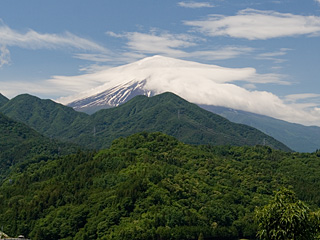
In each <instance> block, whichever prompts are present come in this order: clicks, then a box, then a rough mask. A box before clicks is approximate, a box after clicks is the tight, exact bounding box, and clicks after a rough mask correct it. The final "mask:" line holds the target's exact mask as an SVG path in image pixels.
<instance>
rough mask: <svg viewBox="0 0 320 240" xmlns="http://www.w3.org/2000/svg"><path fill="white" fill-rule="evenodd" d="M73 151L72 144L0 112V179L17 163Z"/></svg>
mask: <svg viewBox="0 0 320 240" xmlns="http://www.w3.org/2000/svg"><path fill="white" fill-rule="evenodd" d="M73 151H75V148H74V146H72V145H70V146H69V145H66V144H63V143H58V142H57V141H54V140H50V139H47V138H45V137H44V136H42V135H40V134H39V133H37V132H36V131H35V130H33V129H31V128H29V127H28V126H26V125H25V124H23V123H18V122H16V121H13V120H12V119H10V118H8V117H7V116H5V115H3V114H2V113H0V179H1V178H2V177H3V176H4V175H3V174H4V173H6V172H7V171H8V169H9V168H10V167H11V166H13V165H15V164H17V163H20V162H26V161H28V160H32V159H33V158H35V157H39V158H40V157H42V156H43V155H51V157H53V156H54V155H58V154H65V153H71V152H73Z"/></svg>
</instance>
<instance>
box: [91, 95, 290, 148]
mask: <svg viewBox="0 0 320 240" xmlns="http://www.w3.org/2000/svg"><path fill="white" fill-rule="evenodd" d="M92 117H93V118H94V119H95V122H96V131H97V134H96V136H97V137H99V132H100V127H102V129H101V131H105V129H104V128H103V126H104V125H105V124H108V123H110V124H109V127H108V129H109V132H110V135H109V134H108V136H112V133H116V134H115V135H114V137H118V136H128V135H131V134H132V133H135V132H140V131H151V132H153V131H160V132H164V133H166V134H169V135H171V136H174V137H176V138H178V139H179V140H181V141H182V142H185V143H190V144H212V145H225V144H227V145H237V146H241V145H256V144H263V143H264V141H265V142H266V143H267V144H269V145H270V146H272V147H274V148H280V149H283V150H288V149H287V148H286V147H285V146H284V145H283V144H281V143H279V142H278V141H276V140H275V139H273V138H271V137H269V136H267V135H265V134H263V133H262V132H260V131H257V130H256V129H254V128H251V127H248V126H246V125H239V124H234V123H232V122H230V121H228V120H226V119H225V118H222V117H220V116H218V115H216V114H212V113H210V112H208V111H205V110H203V109H201V108H200V107H198V106H197V105H195V104H192V103H189V102H187V101H186V100H184V99H182V98H180V97H178V96H177V95H174V94H172V93H163V94H159V95H156V96H154V97H151V98H148V97H146V96H138V97H135V98H134V99H133V100H131V101H129V102H127V103H126V104H123V105H121V106H119V107H117V108H112V109H106V110H100V111H99V112H97V113H95V114H93V115H92Z"/></svg>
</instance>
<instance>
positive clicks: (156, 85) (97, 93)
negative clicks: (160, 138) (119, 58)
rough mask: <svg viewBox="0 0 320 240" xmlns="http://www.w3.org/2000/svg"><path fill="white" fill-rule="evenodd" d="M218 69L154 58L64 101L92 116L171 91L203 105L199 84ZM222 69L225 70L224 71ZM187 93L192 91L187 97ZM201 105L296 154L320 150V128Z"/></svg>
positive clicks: (115, 71)
mask: <svg viewBox="0 0 320 240" xmlns="http://www.w3.org/2000/svg"><path fill="white" fill-rule="evenodd" d="M216 70H217V66H213V65H205V64H200V63H196V62H189V61H183V60H178V59H173V58H167V57H162V56H153V57H149V58H145V59H142V60H140V61H137V62H134V63H131V64H127V65H124V66H120V67H116V68H112V69H108V70H105V71H103V72H101V74H100V75H99V79H100V80H101V79H103V81H102V80H101V86H98V87H97V88H94V89H91V90H89V91H86V92H82V93H79V94H77V95H74V96H70V97H67V98H64V99H61V101H62V103H64V104H67V105H68V106H70V107H73V108H74V109H76V110H77V111H82V112H86V113H89V114H92V113H94V112H96V111H98V110H100V109H105V108H111V107H115V106H119V105H121V104H123V103H125V102H127V101H128V100H130V99H132V98H133V97H135V96H137V95H146V96H149V97H150V96H154V95H157V94H159V93H163V92H167V91H168V92H174V93H175V94H178V95H179V96H181V97H183V98H185V99H186V100H188V101H190V102H193V103H196V102H199V101H198V100H199V98H200V97H203V96H202V95H203V94H200V93H199V92H198V88H199V85H201V84H204V83H205V82H206V81H210V78H211V77H214V76H213V74H214V71H216ZM219 70H221V71H223V69H219ZM181 83H183V84H181ZM188 86H189V87H188ZM192 86H194V87H192ZM211 90H212V89H211ZM208 91H209V90H208ZM186 92H188V94H187V95H186ZM180 93H181V94H184V95H180ZM200 95H201V96H200ZM207 95H208V97H209V96H212V95H214V93H211V92H210V93H207ZM199 106H201V107H203V108H205V109H207V110H209V111H211V112H213V113H217V114H219V115H221V116H223V117H225V118H227V119H229V120H230V121H233V122H236V123H242V124H246V125H248V126H251V127H254V128H257V129H259V130H260V131H262V132H264V133H266V134H267V135H270V136H272V137H274V138H275V139H277V140H279V141H281V142H283V143H284V144H286V145H287V146H288V147H290V148H291V149H293V150H295V151H299V152H314V151H316V150H317V149H320V127H307V126H304V125H301V124H294V123H289V122H286V121H282V120H278V119H275V118H271V117H267V116H263V115H259V114H254V113H250V112H245V111H241V110H234V109H230V108H225V107H217V106H214V105H204V104H199Z"/></svg>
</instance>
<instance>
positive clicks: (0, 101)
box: [0, 93, 9, 107]
mask: <svg viewBox="0 0 320 240" xmlns="http://www.w3.org/2000/svg"><path fill="white" fill-rule="evenodd" d="M8 101H9V99H8V98H6V97H5V96H3V95H2V94H1V93H0V107H1V106H2V105H4V104H5V103H7V102H8Z"/></svg>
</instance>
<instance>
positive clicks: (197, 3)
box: [178, 1, 214, 8]
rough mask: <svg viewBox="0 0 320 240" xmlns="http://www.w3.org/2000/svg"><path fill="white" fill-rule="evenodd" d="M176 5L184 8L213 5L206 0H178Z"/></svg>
mask: <svg viewBox="0 0 320 240" xmlns="http://www.w3.org/2000/svg"><path fill="white" fill-rule="evenodd" d="M178 6H180V7H185V8H211V7H214V6H213V5H212V4H211V3H208V2H193V1H188V2H179V3H178Z"/></svg>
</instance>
